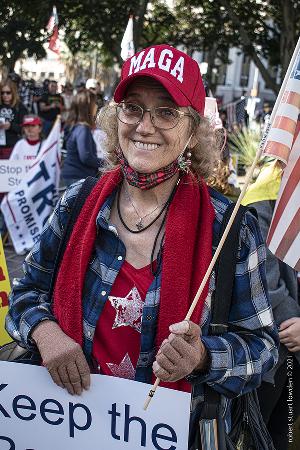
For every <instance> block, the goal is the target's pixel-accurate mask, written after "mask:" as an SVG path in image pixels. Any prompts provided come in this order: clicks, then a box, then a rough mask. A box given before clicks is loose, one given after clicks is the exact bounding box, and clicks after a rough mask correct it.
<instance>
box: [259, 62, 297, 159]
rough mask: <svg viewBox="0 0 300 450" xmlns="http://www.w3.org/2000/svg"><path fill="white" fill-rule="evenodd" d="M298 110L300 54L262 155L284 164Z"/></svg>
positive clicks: (290, 144)
mask: <svg viewBox="0 0 300 450" xmlns="http://www.w3.org/2000/svg"><path fill="white" fill-rule="evenodd" d="M299 110H300V54H298V55H297V58H296V62H295V66H294V68H293V71H292V73H291V76H290V78H289V80H288V82H287V85H286V89H285V92H284V93H283V96H282V99H281V102H280V105H279V108H278V111H277V115H276V120H275V121H274V123H273V124H272V128H271V130H270V133H269V136H268V140H267V143H266V146H265V149H264V154H267V155H270V156H275V158H278V159H280V160H281V161H283V162H284V163H285V164H287V162H288V159H289V153H290V149H291V146H292V142H293V139H294V134H295V129H296V125H297V121H298V115H299Z"/></svg>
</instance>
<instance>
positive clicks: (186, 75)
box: [114, 45, 205, 115]
mask: <svg viewBox="0 0 300 450" xmlns="http://www.w3.org/2000/svg"><path fill="white" fill-rule="evenodd" d="M145 76H146V77H151V78H154V79H155V80H157V81H158V82H159V83H161V84H162V85H163V87H164V88H165V89H166V90H167V91H168V92H169V94H170V95H171V96H172V98H173V100H174V101H175V103H176V104H177V105H178V106H192V107H193V108H194V109H195V110H196V111H198V113H199V114H201V115H203V114H204V105H205V89H204V85H203V81H202V77H201V73H200V69H199V66H198V63H197V62H196V61H195V60H194V59H192V58H191V57H190V56H188V55H187V54H186V53H183V52H181V51H180V50H177V48H174V47H171V46H170V45H154V46H152V47H148V48H145V49H144V50H142V51H140V52H138V53H136V54H135V55H133V56H132V57H131V58H129V59H127V61H125V63H124V64H123V67H122V73H121V81H120V83H119V84H118V86H117V88H116V90H115V94H114V100H115V102H117V103H119V102H120V101H122V100H123V99H124V96H125V92H126V89H127V88H128V86H129V85H130V84H131V83H132V81H134V80H135V79H136V78H138V77H145Z"/></svg>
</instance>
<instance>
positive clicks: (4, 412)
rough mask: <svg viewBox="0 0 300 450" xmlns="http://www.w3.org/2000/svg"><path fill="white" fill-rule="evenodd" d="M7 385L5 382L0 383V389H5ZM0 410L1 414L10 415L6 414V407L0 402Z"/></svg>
mask: <svg viewBox="0 0 300 450" xmlns="http://www.w3.org/2000/svg"><path fill="white" fill-rule="evenodd" d="M6 386H7V384H4V383H3V384H0V391H3V389H5V388H6ZM0 412H1V413H2V414H3V416H4V417H10V415H9V414H8V412H7V411H6V409H4V408H3V406H2V405H1V403H0Z"/></svg>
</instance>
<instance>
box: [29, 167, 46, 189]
mask: <svg viewBox="0 0 300 450" xmlns="http://www.w3.org/2000/svg"><path fill="white" fill-rule="evenodd" d="M39 166H40V169H41V170H40V171H39V172H37V173H36V174H35V176H34V177H33V178H32V179H31V180H30V181H28V182H27V186H30V185H31V184H32V183H35V182H36V181H37V180H38V179H39V178H44V180H45V181H47V180H49V178H50V175H49V173H48V170H47V168H46V165H45V163H44V161H41V162H40V164H39Z"/></svg>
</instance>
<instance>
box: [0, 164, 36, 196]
mask: <svg viewBox="0 0 300 450" xmlns="http://www.w3.org/2000/svg"><path fill="white" fill-rule="evenodd" d="M31 164H32V163H31ZM29 169H30V163H29V162H28V161H24V160H20V161H18V160H14V159H1V160H0V192H10V191H12V190H13V189H16V187H17V186H19V184H20V183H21V182H22V180H23V178H24V177H25V175H26V173H27V172H28V170H29Z"/></svg>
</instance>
